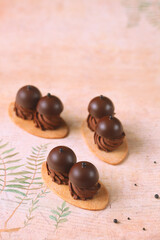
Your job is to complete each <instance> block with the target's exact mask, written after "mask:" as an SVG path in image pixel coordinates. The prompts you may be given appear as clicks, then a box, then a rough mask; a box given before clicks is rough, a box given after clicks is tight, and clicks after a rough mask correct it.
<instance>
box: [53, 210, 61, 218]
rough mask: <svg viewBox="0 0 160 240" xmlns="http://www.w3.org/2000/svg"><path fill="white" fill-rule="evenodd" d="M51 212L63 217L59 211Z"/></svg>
mask: <svg viewBox="0 0 160 240" xmlns="http://www.w3.org/2000/svg"><path fill="white" fill-rule="evenodd" d="M51 212H52V213H54V214H56V215H58V216H59V217H60V216H61V214H60V213H59V212H58V211H56V210H51Z"/></svg>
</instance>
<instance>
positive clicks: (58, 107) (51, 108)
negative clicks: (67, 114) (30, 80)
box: [37, 93, 63, 116]
mask: <svg viewBox="0 0 160 240" xmlns="http://www.w3.org/2000/svg"><path fill="white" fill-rule="evenodd" d="M62 111H63V104H62V102H61V100H60V99H59V98H58V97H56V96H53V95H51V94H50V93H48V94H47V96H45V97H42V98H41V99H40V100H39V102H38V104H37V112H39V113H40V114H42V115H43V114H44V115H46V116H51V115H55V116H56V115H59V114H60V113H61V112H62Z"/></svg>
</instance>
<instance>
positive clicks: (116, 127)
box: [95, 116, 123, 139]
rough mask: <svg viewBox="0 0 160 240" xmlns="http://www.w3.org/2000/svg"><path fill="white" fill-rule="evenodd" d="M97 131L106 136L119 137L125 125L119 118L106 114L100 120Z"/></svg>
mask: <svg viewBox="0 0 160 240" xmlns="http://www.w3.org/2000/svg"><path fill="white" fill-rule="evenodd" d="M95 132H96V133H97V134H98V135H99V136H102V137H105V138H110V139H113V138H119V137H121V136H122V134H123V126H122V124H121V122H120V121H119V119H118V118H116V117H108V116H105V117H103V118H101V119H100V120H99V121H98V123H97V126H96V129H95Z"/></svg>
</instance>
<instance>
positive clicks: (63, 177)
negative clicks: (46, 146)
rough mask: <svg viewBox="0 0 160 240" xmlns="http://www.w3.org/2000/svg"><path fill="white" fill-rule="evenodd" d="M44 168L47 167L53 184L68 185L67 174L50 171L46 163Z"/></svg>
mask: <svg viewBox="0 0 160 240" xmlns="http://www.w3.org/2000/svg"><path fill="white" fill-rule="evenodd" d="M46 166H47V172H48V175H50V177H51V178H52V181H53V182H56V183H57V184H64V185H68V174H67V173H60V172H57V171H55V170H53V169H50V168H49V167H48V164H47V163H46Z"/></svg>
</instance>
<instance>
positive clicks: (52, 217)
mask: <svg viewBox="0 0 160 240" xmlns="http://www.w3.org/2000/svg"><path fill="white" fill-rule="evenodd" d="M49 217H50V219H52V220H54V221H56V222H57V218H56V217H55V216H53V215H50V216H49Z"/></svg>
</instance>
